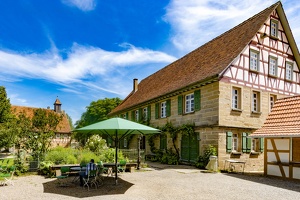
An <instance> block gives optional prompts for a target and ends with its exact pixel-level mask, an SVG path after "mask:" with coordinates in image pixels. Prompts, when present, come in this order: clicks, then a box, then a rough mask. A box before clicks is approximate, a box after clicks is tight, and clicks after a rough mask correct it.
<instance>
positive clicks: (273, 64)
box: [269, 56, 277, 76]
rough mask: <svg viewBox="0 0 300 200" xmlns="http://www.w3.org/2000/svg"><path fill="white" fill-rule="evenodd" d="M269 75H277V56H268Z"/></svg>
mask: <svg viewBox="0 0 300 200" xmlns="http://www.w3.org/2000/svg"><path fill="white" fill-rule="evenodd" d="M269 75H271V76H277V58H275V57H272V56H270V57H269Z"/></svg>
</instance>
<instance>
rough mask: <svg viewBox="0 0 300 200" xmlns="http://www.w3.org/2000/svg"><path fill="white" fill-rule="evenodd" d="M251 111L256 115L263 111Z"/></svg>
mask: <svg viewBox="0 0 300 200" xmlns="http://www.w3.org/2000/svg"><path fill="white" fill-rule="evenodd" d="M251 113H252V114H255V115H261V113H262V112H257V111H251Z"/></svg>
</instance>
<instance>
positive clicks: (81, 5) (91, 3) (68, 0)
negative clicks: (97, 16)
mask: <svg viewBox="0 0 300 200" xmlns="http://www.w3.org/2000/svg"><path fill="white" fill-rule="evenodd" d="M62 3H64V4H66V5H68V6H75V7H77V8H78V9H80V10H82V11H91V10H94V9H95V8H96V5H97V4H96V1H95V0H62Z"/></svg>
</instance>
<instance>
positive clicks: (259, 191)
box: [0, 163, 300, 200]
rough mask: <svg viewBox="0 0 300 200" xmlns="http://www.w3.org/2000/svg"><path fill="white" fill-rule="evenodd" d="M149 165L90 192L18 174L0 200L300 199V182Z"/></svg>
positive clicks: (74, 186) (3, 187)
mask: <svg viewBox="0 0 300 200" xmlns="http://www.w3.org/2000/svg"><path fill="white" fill-rule="evenodd" d="M149 166H150V168H147V169H142V170H141V171H138V172H134V173H127V172H126V173H123V174H121V175H120V179H119V184H118V185H117V186H115V185H114V179H113V178H108V177H106V178H105V180H104V184H103V186H101V187H100V188H98V189H91V190H90V191H87V190H86V189H83V188H81V187H80V186H79V185H78V183H77V184H74V183H71V180H72V179H73V177H70V178H69V180H67V181H69V183H70V184H69V186H68V187H57V180H56V179H55V178H54V179H45V178H44V177H42V176H28V177H18V178H15V180H14V186H2V187H0V199H1V200H6V199H16V200H17V199H18V200H19V199H26V200H31V199H78V198H84V199H120V200H124V199H130V200H131V199H139V200H141V199H153V200H156V199H164V200H166V199H172V200H173V199H180V200H184V199H210V200H212V199H222V200H223V199H266V200H267V199H270V200H276V199H280V200H282V199H285V200H286V199H293V200H294V199H300V181H299V182H295V181H284V180H280V179H276V178H266V177H262V176H253V175H252V176H249V175H243V174H231V173H230V174H227V173H205V171H201V170H199V169H196V168H193V167H190V166H182V165H179V166H168V165H161V164H158V163H149Z"/></svg>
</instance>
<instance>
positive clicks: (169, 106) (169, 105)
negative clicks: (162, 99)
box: [166, 99, 171, 117]
mask: <svg viewBox="0 0 300 200" xmlns="http://www.w3.org/2000/svg"><path fill="white" fill-rule="evenodd" d="M166 107H167V117H170V116H171V99H168V100H167V106H166Z"/></svg>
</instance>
